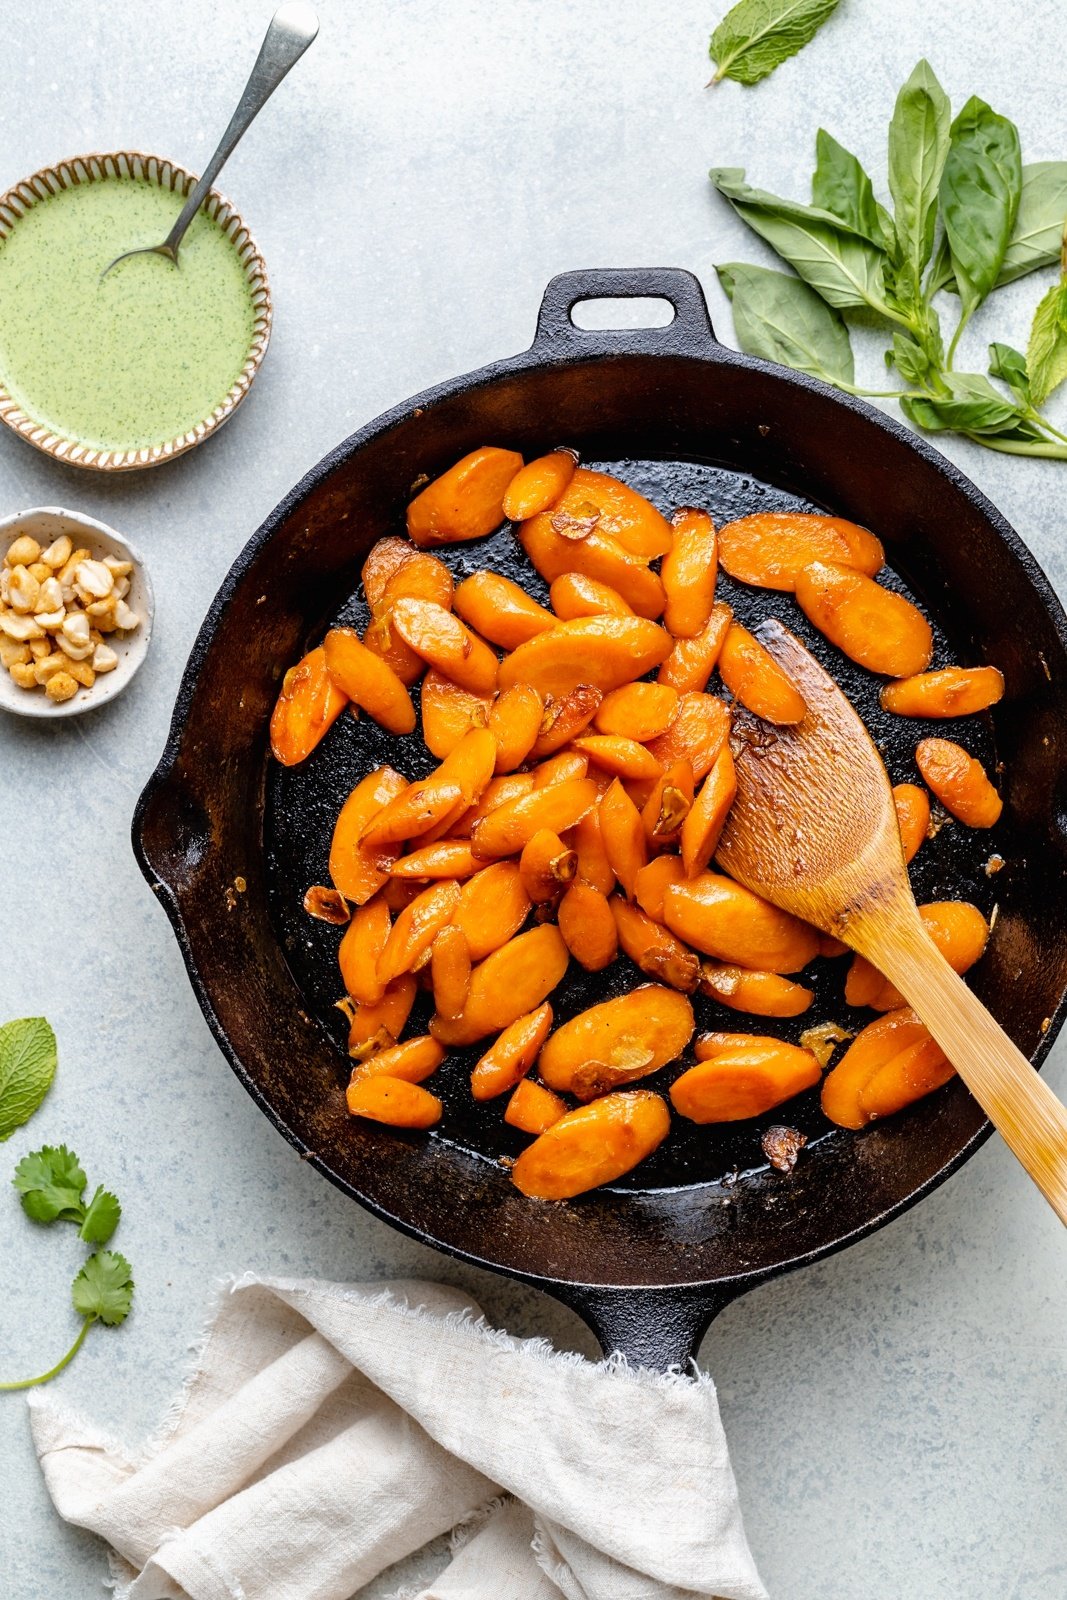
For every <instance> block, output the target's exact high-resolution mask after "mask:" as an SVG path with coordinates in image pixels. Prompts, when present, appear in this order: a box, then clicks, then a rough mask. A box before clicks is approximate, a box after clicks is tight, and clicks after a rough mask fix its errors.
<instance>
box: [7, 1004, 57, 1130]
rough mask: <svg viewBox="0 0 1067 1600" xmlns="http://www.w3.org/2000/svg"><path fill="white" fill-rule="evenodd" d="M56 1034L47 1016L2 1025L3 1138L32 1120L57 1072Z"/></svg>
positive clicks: (22, 1018)
mask: <svg viewBox="0 0 1067 1600" xmlns="http://www.w3.org/2000/svg"><path fill="white" fill-rule="evenodd" d="M56 1062H57V1054H56V1036H55V1034H54V1033H53V1032H52V1029H51V1028H50V1027H49V1025H48V1023H47V1022H46V1021H45V1019H44V1017H21V1018H19V1019H18V1020H17V1021H15V1022H6V1023H5V1024H4V1026H3V1027H2V1028H0V1140H4V1139H9V1138H10V1137H11V1135H12V1134H13V1133H14V1131H15V1129H16V1128H21V1126H22V1124H23V1123H24V1122H28V1121H29V1120H30V1118H31V1117H32V1116H33V1113H34V1112H35V1111H36V1110H37V1107H38V1106H39V1105H40V1103H41V1101H42V1100H43V1099H44V1097H45V1095H46V1094H47V1093H48V1091H49V1089H50V1088H51V1086H52V1079H53V1078H54V1077H55V1075H56Z"/></svg>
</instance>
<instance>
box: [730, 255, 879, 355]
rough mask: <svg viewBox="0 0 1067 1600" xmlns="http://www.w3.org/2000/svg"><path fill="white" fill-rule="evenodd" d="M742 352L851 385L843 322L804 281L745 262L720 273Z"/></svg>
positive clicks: (733, 264)
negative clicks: (731, 309) (730, 305)
mask: <svg viewBox="0 0 1067 1600" xmlns="http://www.w3.org/2000/svg"><path fill="white" fill-rule="evenodd" d="M715 270H716V272H717V273H718V274H719V281H720V282H721V284H722V286H723V288H724V289H725V291H726V293H727V294H728V295H729V297H730V301H731V304H732V307H733V314H734V332H735V333H736V334H737V342H738V344H739V345H740V346H741V348H742V350H744V351H745V352H746V354H748V355H750V356H763V358H764V359H765V360H767V361H777V362H779V363H780V365H782V366H785V367H794V368H796V370H797V371H799V372H809V373H811V375H812V376H813V377H815V378H823V379H825V380H826V382H828V383H844V384H851V383H852V380H853V377H854V371H853V365H852V345H851V342H850V341H849V337H848V329H847V328H846V327H845V324H844V322H843V321H842V320H841V318H840V317H839V316H838V314H837V312H836V311H833V310H832V309H831V308H830V307H829V306H828V305H827V304H826V302H825V301H824V300H821V299H820V298H819V296H818V295H817V294H816V293H815V291H814V289H809V288H808V286H807V284H806V283H804V282H803V281H802V280H801V279H800V278H792V277H789V276H788V275H787V274H786V273H784V272H772V271H770V269H769V268H767V267H752V266H748V265H747V264H746V263H745V262H741V261H734V262H729V263H727V264H725V265H723V266H721V267H716V269H715Z"/></svg>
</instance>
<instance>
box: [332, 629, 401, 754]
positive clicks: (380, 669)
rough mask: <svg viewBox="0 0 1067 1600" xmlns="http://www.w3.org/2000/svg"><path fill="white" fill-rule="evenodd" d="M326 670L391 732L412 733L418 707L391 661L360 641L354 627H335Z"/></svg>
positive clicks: (346, 692)
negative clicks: (416, 707)
mask: <svg viewBox="0 0 1067 1600" xmlns="http://www.w3.org/2000/svg"><path fill="white" fill-rule="evenodd" d="M323 650H324V652H325V655H326V670H327V672H328V673H329V674H330V677H331V678H332V679H333V681H334V684H335V685H336V686H337V688H338V689H340V691H341V693H342V694H343V695H347V697H348V699H349V700H351V701H353V702H354V703H355V704H356V705H357V706H359V707H360V708H361V709H362V710H363V711H365V712H366V713H367V715H368V716H371V717H373V718H374V720H375V722H380V723H381V725H382V727H383V728H387V729H388V730H389V732H390V733H396V734H405V733H412V732H413V731H414V728H415V707H414V706H413V705H412V703H411V696H410V695H409V694H408V692H407V690H406V689H405V687H404V685H403V684H402V683H401V681H400V679H399V678H398V677H397V675H396V673H395V672H394V671H393V669H392V667H391V666H390V665H389V663H388V662H387V661H383V660H382V659H381V657H380V656H377V655H375V654H374V652H373V651H372V650H368V649H366V648H365V646H364V645H363V644H362V643H361V642H360V637H359V634H358V633H356V631H355V629H354V628H332V629H331V630H330V632H329V633H328V634H327V635H326V638H325V640H324V642H323Z"/></svg>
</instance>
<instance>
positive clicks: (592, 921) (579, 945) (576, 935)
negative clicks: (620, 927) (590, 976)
mask: <svg viewBox="0 0 1067 1600" xmlns="http://www.w3.org/2000/svg"><path fill="white" fill-rule="evenodd" d="M556 920H557V922H558V924H559V931H560V933H561V934H562V935H563V941H564V943H565V944H566V946H567V949H568V950H569V951H570V953H571V955H572V956H573V957H574V959H575V961H577V962H578V963H579V964H580V965H581V966H583V967H584V968H585V969H586V971H587V972H601V971H603V969H604V968H605V967H607V966H610V965H611V963H612V962H613V961H614V959H615V956H616V954H617V953H618V948H619V938H618V933H617V932H616V927H615V918H614V917H613V916H612V914H611V907H610V905H609V903H608V901H607V898H606V897H605V895H604V894H603V893H602V891H601V890H600V889H597V888H594V886H593V885H592V884H591V883H587V882H586V881H585V879H584V878H577V879H576V880H575V881H574V883H572V884H571V885H570V886H569V888H568V889H567V890H566V892H565V894H564V896H563V898H562V900H561V901H560V903H559V909H558V911H557V912H556Z"/></svg>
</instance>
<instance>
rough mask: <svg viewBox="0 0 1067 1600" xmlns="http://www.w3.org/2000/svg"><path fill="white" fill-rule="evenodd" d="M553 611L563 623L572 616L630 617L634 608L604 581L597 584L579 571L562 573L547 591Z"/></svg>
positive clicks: (593, 579)
mask: <svg viewBox="0 0 1067 1600" xmlns="http://www.w3.org/2000/svg"><path fill="white" fill-rule="evenodd" d="M548 598H549V601H550V603H551V606H552V609H553V611H554V612H555V613H556V616H557V617H559V618H560V620H561V621H562V622H569V621H571V619H572V618H574V617H599V616H604V615H608V616H613V617H632V616H633V614H634V611H633V607H632V606H630V605H627V603H626V601H625V600H624V599H623V597H622V595H621V594H619V593H618V592H617V590H615V589H610V588H609V587H608V585H607V584H606V583H597V581H596V579H595V578H587V577H586V576H585V575H584V574H583V573H581V572H564V573H563V574H561V576H560V577H558V578H556V579H555V581H554V582H553V583H552V584H551V586H550V587H549V591H548Z"/></svg>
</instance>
